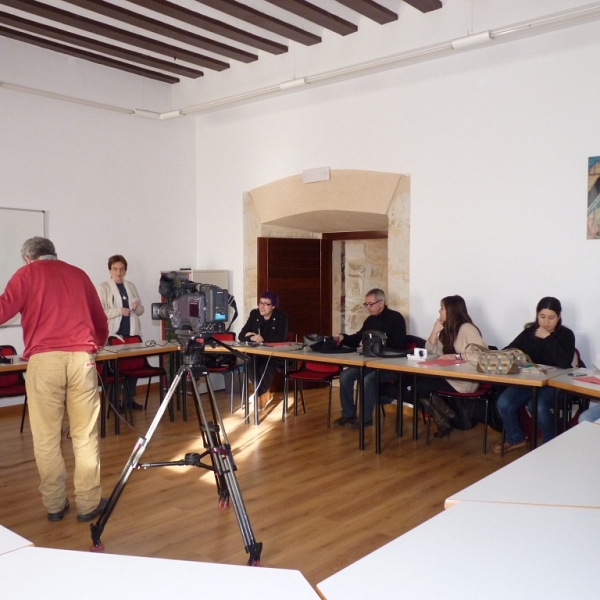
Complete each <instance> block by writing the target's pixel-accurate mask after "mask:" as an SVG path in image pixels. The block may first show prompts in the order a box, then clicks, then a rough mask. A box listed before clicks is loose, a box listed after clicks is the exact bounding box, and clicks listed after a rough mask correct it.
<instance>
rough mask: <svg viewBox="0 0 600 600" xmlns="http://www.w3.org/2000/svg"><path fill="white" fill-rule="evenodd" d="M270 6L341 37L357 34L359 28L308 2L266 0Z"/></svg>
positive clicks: (303, 0)
mask: <svg viewBox="0 0 600 600" xmlns="http://www.w3.org/2000/svg"><path fill="white" fill-rule="evenodd" d="M266 1H267V2H269V3H270V4H274V5H275V6H278V7H279V8H282V9H283V10H287V11H288V12H291V13H292V14H294V15H296V16H298V17H302V18H303V19H306V20H307V21H310V22H311V23H316V24H317V25H320V26H321V27H324V28H325V29H329V30H330V31H333V32H335V33H339V34H340V35H348V34H350V33H356V31H358V27H357V26H356V25H354V23H350V22H349V21H346V20H345V19H342V18H341V17H338V16H337V15H334V14H332V13H330V12H327V11H326V10H323V9H322V8H319V7H318V6H315V5H314V4H311V3H310V2H306V0H266Z"/></svg>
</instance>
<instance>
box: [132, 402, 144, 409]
mask: <svg viewBox="0 0 600 600" xmlns="http://www.w3.org/2000/svg"><path fill="white" fill-rule="evenodd" d="M129 406H131V408H133V410H144V405H143V404H138V403H137V402H136V401H135V400H132V401H131V404H129Z"/></svg>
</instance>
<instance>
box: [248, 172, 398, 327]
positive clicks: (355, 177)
mask: <svg viewBox="0 0 600 600" xmlns="http://www.w3.org/2000/svg"><path fill="white" fill-rule="evenodd" d="M373 230H387V232H388V248H387V255H388V265H387V267H388V268H387V287H386V292H387V296H388V304H389V305H390V306H391V307H393V308H395V309H396V310H399V311H400V312H402V314H404V316H405V317H406V318H407V319H408V316H409V308H410V307H409V281H410V279H409V267H410V255H409V252H410V176H408V175H402V174H398V173H384V172H379V171H363V170H356V169H340V170H335V169H332V170H331V171H330V179H329V181H318V182H314V183H303V181H302V175H292V176H291V177H286V178H284V179H280V180H279V181H274V182H271V183H269V184H266V185H263V186H261V187H258V188H255V189H253V190H250V191H249V192H246V193H245V194H244V309H245V313H246V314H248V313H249V311H250V310H251V309H252V308H253V307H254V306H255V304H256V282H257V257H256V247H257V241H256V240H257V238H259V237H312V238H320V237H321V236H322V234H323V233H332V232H347V231H353V232H357V231H373Z"/></svg>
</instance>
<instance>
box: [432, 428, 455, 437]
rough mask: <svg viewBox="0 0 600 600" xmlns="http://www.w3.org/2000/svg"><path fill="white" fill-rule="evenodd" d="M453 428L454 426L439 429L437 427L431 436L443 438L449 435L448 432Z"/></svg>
mask: <svg viewBox="0 0 600 600" xmlns="http://www.w3.org/2000/svg"><path fill="white" fill-rule="evenodd" d="M453 429H454V427H442V428H441V429H438V430H437V431H436V432H435V433H434V434H433V437H436V438H443V437H446V436H447V435H450V432H451V431H452V430H453Z"/></svg>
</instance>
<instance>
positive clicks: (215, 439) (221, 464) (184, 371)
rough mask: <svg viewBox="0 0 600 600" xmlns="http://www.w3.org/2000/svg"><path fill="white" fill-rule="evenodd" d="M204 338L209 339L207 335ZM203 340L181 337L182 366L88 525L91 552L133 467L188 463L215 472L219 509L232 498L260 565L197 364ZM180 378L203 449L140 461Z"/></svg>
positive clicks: (98, 547) (96, 548)
mask: <svg viewBox="0 0 600 600" xmlns="http://www.w3.org/2000/svg"><path fill="white" fill-rule="evenodd" d="M206 337H207V338H209V339H210V336H206ZM204 341H205V340H204V338H203V337H200V336H198V337H192V336H190V335H187V336H185V337H184V338H182V337H180V342H181V347H182V349H181V358H182V366H180V367H179V369H178V371H177V374H176V376H175V378H174V379H173V382H172V383H171V386H170V387H169V390H168V392H167V394H166V396H165V398H164V399H163V401H162V404H161V405H160V407H159V409H158V412H157V413H156V416H155V417H154V420H153V421H152V423H151V424H150V427H149V429H148V431H147V433H146V436H145V437H141V438H139V439H138V440H137V442H136V443H135V446H134V448H133V452H132V453H131V456H130V457H129V459H128V461H127V463H126V464H125V467H124V469H123V472H122V473H121V475H120V477H119V480H118V481H117V484H116V486H115V487H114V489H113V491H112V492H111V494H110V496H109V498H108V501H107V503H106V506H105V507H104V509H103V510H102V512H101V513H100V516H99V517H98V520H97V521H96V523H92V524H91V525H90V528H91V532H92V547H91V548H90V550H91V551H92V552H102V551H103V550H104V546H103V544H102V542H101V541H100V536H101V535H102V532H103V531H104V527H105V526H106V523H107V522H108V519H109V518H110V515H111V513H112V511H113V509H114V508H115V505H116V504H117V501H118V500H119V497H120V496H121V493H122V492H123V490H124V488H125V485H126V484H127V481H128V480H129V477H130V476H131V473H132V472H133V470H134V469H148V468H150V467H173V466H180V467H184V466H191V467H199V468H201V469H206V470H208V471H212V472H213V473H214V474H215V480H216V484H217V492H218V494H219V508H229V503H230V500H231V502H232V503H233V508H234V511H235V516H236V518H237V521H238V525H239V528H240V531H241V534H242V538H243V540H244V545H245V548H246V553H247V554H249V556H250V558H249V559H248V564H249V565H251V566H260V554H261V551H262V542H257V541H256V540H255V539H254V534H253V532H252V527H251V526H250V521H249V519H248V514H247V513H246V507H245V506H244V500H243V499H242V494H241V491H240V488H239V485H238V482H237V478H236V476H235V471H236V469H237V467H236V465H235V463H234V461H233V456H232V454H231V446H230V444H229V440H228V439H227V433H226V432H225V428H224V426H223V421H222V419H221V414H220V412H219V408H218V406H217V402H216V399H215V394H214V391H213V389H212V385H211V383H210V380H209V378H208V376H207V375H208V371H207V370H206V368H205V367H203V366H202V365H201V364H200V357H201V356H202V352H203V350H204ZM211 341H212V342H216V343H217V344H219V345H221V346H224V347H225V348H227V349H228V350H229V351H230V352H233V353H234V354H235V355H236V356H237V355H239V357H240V358H242V359H243V360H244V361H247V360H248V358H247V357H246V356H245V355H243V354H241V353H239V352H237V351H236V350H234V349H233V348H230V347H229V346H228V345H227V344H224V343H223V342H221V341H220V340H216V339H214V338H212V340H211ZM196 376H204V377H205V381H206V387H207V389H208V396H209V399H210V410H211V412H212V418H213V420H212V421H208V420H207V418H206V413H205V411H204V407H203V405H202V400H201V397H200V392H199V390H198V385H197V383H196ZM182 381H183V383H184V384H186V385H187V382H188V381H189V382H190V383H191V385H192V390H193V396H194V400H195V406H196V414H197V416H198V423H199V426H200V431H201V433H202V440H203V444H204V448H205V450H204V452H203V453H202V454H199V453H195V452H192V453H188V454H186V455H185V457H184V458H183V459H182V460H178V461H174V462H151V463H140V459H141V458H142V455H143V454H144V452H145V450H146V448H147V447H148V445H149V443H150V440H151V439H152V435H153V434H154V431H155V430H156V428H157V427H158V424H159V422H160V420H161V418H162V416H163V415H164V412H165V410H166V408H167V406H169V402H170V401H171V399H172V397H173V395H174V394H175V392H176V391H177V388H178V386H179V385H180V383H181V382H182ZM221 434H222V436H223V440H224V443H223V442H222V441H221ZM206 457H210V464H207V463H206V462H202V459H204V458H206Z"/></svg>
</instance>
